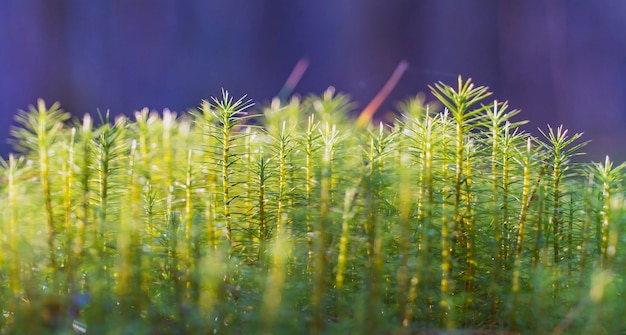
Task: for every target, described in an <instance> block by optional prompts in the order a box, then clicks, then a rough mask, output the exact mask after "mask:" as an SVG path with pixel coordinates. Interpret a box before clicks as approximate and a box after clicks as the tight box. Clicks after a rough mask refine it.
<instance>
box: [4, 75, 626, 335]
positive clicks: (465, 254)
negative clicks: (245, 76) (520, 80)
mask: <svg viewBox="0 0 626 335" xmlns="http://www.w3.org/2000/svg"><path fill="white" fill-rule="evenodd" d="M431 90H432V93H433V95H434V96H435V98H436V99H437V103H438V104H439V105H442V106H444V107H445V109H444V110H439V109H438V107H437V106H438V104H431V105H426V103H425V102H424V99H423V97H422V96H418V97H416V98H415V99H412V100H410V101H407V102H406V103H404V104H401V105H400V112H401V114H400V115H399V116H398V117H397V119H396V120H394V121H393V122H391V123H390V124H388V125H384V124H380V125H377V126H366V127H363V126H360V125H355V122H354V121H353V119H351V118H350V117H349V113H350V111H351V109H352V108H353V107H352V106H353V105H352V104H351V103H350V101H349V99H348V98H347V97H346V96H344V95H340V94H336V93H335V92H334V91H333V90H329V91H327V92H326V93H324V94H323V95H322V96H321V97H316V96H311V97H307V98H306V99H303V100H301V99H299V98H293V99H291V100H290V101H289V102H281V101H279V100H274V101H273V102H272V104H271V105H269V106H267V107H263V108H261V110H260V111H259V112H258V113H255V112H253V109H252V108H251V104H250V103H249V102H247V101H246V100H244V99H243V98H242V99H238V100H233V98H232V97H230V96H229V95H228V93H226V92H224V94H223V97H222V98H221V99H213V100H212V102H210V103H209V102H204V103H202V105H201V107H200V108H199V109H198V110H194V111H191V112H190V113H186V114H184V115H177V114H176V113H172V112H170V111H164V112H163V113H162V114H159V113H156V112H153V113H149V112H148V111H147V110H144V111H141V112H137V113H135V117H134V119H130V118H125V117H120V118H118V119H116V120H115V121H111V120H109V118H108V116H106V117H104V118H102V120H101V124H100V125H99V126H95V127H94V126H93V125H92V122H91V118H90V117H89V116H86V117H85V118H84V120H83V122H82V124H74V125H70V124H65V123H64V122H65V121H66V120H67V119H68V115H67V114H66V113H64V112H63V111H61V110H60V109H59V106H58V105H57V104H55V105H52V106H50V107H47V106H46V105H45V103H44V102H43V101H39V102H38V104H37V107H31V108H30V109H29V111H26V112H20V114H19V116H18V119H17V120H18V122H19V123H20V124H21V127H20V128H15V129H14V131H13V136H14V141H15V143H16V149H17V150H19V151H20V152H21V155H15V154H12V155H10V157H9V159H8V160H6V161H5V160H1V161H0V177H1V178H2V179H0V180H1V183H0V230H1V231H2V239H1V241H0V242H1V243H2V246H1V248H0V283H1V286H0V310H1V311H2V314H1V315H0V318H1V319H2V320H0V333H2V334H4V333H7V334H13V333H16V334H17V333H36V332H39V333H41V332H58V333H66V332H67V331H68V330H69V329H70V328H72V327H74V328H75V331H77V332H82V331H83V330H84V329H83V328H85V327H86V328H87V331H88V332H90V333H91V332H93V333H98V334H99V333H103V334H104V333H120V332H122V333H131V332H138V333H146V334H154V333H159V332H163V333H170V334H176V333H213V332H216V333H219V334H230V333H232V334H240V333H246V334H249V333H267V334H280V333H285V334H292V333H303V332H304V333H306V332H312V333H335V332H339V333H369V334H380V333H383V332H386V331H391V332H398V333H402V332H404V331H406V332H410V331H415V330H420V329H433V328H457V329H458V328H463V329H494V330H513V331H520V332H524V333H529V334H534V333H550V332H554V333H562V332H566V333H573V334H585V333H588V332H594V333H607V334H616V333H620V332H622V331H624V328H625V325H623V324H622V323H621V322H619V321H617V320H620V317H621V315H623V312H624V310H623V309H624V307H623V306H622V304H621V303H620V296H621V295H622V294H623V293H624V290H625V289H626V287H625V286H624V280H623V279H624V275H625V273H624V265H625V263H626V253H625V252H624V251H623V250H624V248H623V245H624V242H626V241H624V237H623V236H624V235H623V234H622V231H623V222H626V207H625V206H624V188H623V185H622V180H623V171H624V165H619V166H613V163H612V162H611V161H610V159H609V158H608V157H607V159H606V161H605V162H602V163H589V164H582V163H575V162H572V157H574V156H576V155H579V154H581V153H580V150H581V148H582V147H583V146H584V144H585V142H581V140H580V139H581V134H573V135H569V134H568V133H567V130H565V129H564V128H563V127H557V128H552V127H548V128H547V131H541V132H540V134H539V135H540V136H533V135H532V134H528V133H525V132H523V131H522V130H520V129H519V128H518V127H519V126H520V125H522V124H524V123H525V121H513V118H514V117H516V116H518V114H519V110H508V106H507V104H506V103H501V102H497V101H495V102H488V101H485V99H486V98H487V97H488V96H489V92H488V91H487V89H486V88H485V87H475V86H474V84H473V83H472V82H471V81H469V80H466V81H463V80H462V79H461V78H459V81H458V86H457V87H456V88H453V87H450V86H447V85H445V84H443V83H439V84H436V85H434V86H433V87H431ZM73 325H74V326H73Z"/></svg>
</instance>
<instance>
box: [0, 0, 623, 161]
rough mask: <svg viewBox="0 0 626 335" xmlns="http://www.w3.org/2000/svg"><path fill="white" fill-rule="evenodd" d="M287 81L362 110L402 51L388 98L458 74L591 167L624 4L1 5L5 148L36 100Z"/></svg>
mask: <svg viewBox="0 0 626 335" xmlns="http://www.w3.org/2000/svg"><path fill="white" fill-rule="evenodd" d="M302 57H306V58H307V59H308V60H309V61H310V66H309V68H308V70H307V72H306V73H305V74H304V77H303V78H302V81H301V82H300V84H299V85H298V87H297V88H296V92H298V93H300V94H307V93H321V92H322V91H323V90H325V89H326V88H327V87H328V86H331V85H332V86H335V87H336V88H337V89H338V90H339V91H342V92H346V93H349V94H350V95H351V96H352V97H353V98H354V99H355V100H356V101H357V102H358V103H359V105H360V106H361V107H363V106H364V105H365V104H367V102H368V101H369V100H370V99H371V98H372V97H373V96H374V95H375V94H376V92H377V91H378V90H379V89H380V88H381V86H382V85H383V84H384V82H385V80H386V79H387V78H388V76H389V75H390V74H391V72H392V71H393V69H394V68H395V66H396V65H397V64H398V62H400V61H401V60H403V59H405V60H407V61H408V62H409V64H410V67H409V70H408V71H407V72H406V73H405V75H404V77H403V78H402V80H401V81H400V83H399V84H398V86H397V87H396V89H395V90H394V91H393V93H392V95H391V96H390V98H389V100H388V102H387V103H386V104H385V105H384V106H383V108H385V109H392V108H394V106H395V104H394V101H396V102H397V101H398V100H401V99H406V98H408V97H410V96H412V95H414V94H415V93H417V92H420V91H426V90H427V85H428V84H431V83H434V82H437V81H444V82H446V83H448V84H454V83H455V81H456V76H457V75H458V74H462V75H463V76H464V77H471V78H473V79H474V81H475V82H476V83H478V84H480V85H486V86H489V87H490V88H491V90H492V91H493V92H494V93H495V97H497V98H499V99H507V100H509V101H510V103H511V105H512V107H514V108H521V109H522V110H523V113H522V117H523V118H525V119H530V120H531V124H530V126H529V127H527V129H528V130H530V131H533V132H535V133H538V132H537V131H536V128H537V127H542V128H544V127H545V125H546V123H550V124H552V125H558V124H564V125H565V126H566V127H567V128H569V129H570V131H576V132H579V131H583V132H585V139H591V140H593V142H592V143H591V144H590V146H589V147H588V148H586V152H588V153H589V155H588V156H587V158H586V160H590V159H593V160H596V161H597V160H600V159H602V158H603V156H604V155H605V154H610V155H611V156H612V157H613V159H614V160H620V161H621V160H623V159H626V150H624V149H623V144H624V143H626V141H625V140H626V135H625V134H624V131H623V129H624V128H625V127H626V1H623V0H614V1H609V0H596V1H566V0H551V1H526V0H515V1H495V0H471V1H469V0H468V1H457V0H428V1H408V0H407V1H402V0H385V1H382V0H381V1H373V0H372V1H364V0H334V1H332V0H320V1H293V0H257V1H242V0H228V1H227V0H220V1H206V0H205V1H201V0H188V1H175V0H134V1H130V0H129V1H121V0H119V1H115V0H111V1H80V0H58V1H36V0H4V1H1V2H0V113H2V117H3V118H4V120H6V121H5V122H2V123H1V124H0V139H1V140H2V141H1V143H0V153H2V155H3V156H6V153H7V152H8V151H9V146H8V144H6V141H5V139H6V138H7V137H8V134H9V126H10V124H11V123H12V121H10V120H12V115H13V114H14V113H15V112H16V111H17V110H18V109H26V108H27V107H28V105H30V104H34V103H35V102H36V99H37V98H39V97H42V98H44V99H45V100H46V101H47V102H48V103H52V102H54V101H60V102H61V105H62V107H63V108H64V109H65V110H66V111H68V112H71V113H72V114H74V115H76V116H80V115H82V114H84V113H92V114H94V113H95V112H96V109H98V108H99V109H100V110H107V109H110V110H111V113H112V114H114V115H116V114H121V113H130V112H132V111H133V110H136V109H140V108H142V107H144V106H148V107H150V108H153V109H157V110H161V109H163V108H165V107H169V108H170V109H172V110H175V111H185V110H187V109H188V108H192V107H194V106H197V105H199V103H200V101H201V99H203V98H209V97H210V96H217V95H219V94H220V89H221V88H222V87H224V88H225V89H227V90H229V91H230V93H231V94H232V95H234V96H236V97H238V96H240V95H243V94H247V95H248V96H249V97H250V98H251V99H253V100H255V101H257V102H263V101H267V100H269V99H271V97H273V96H275V95H276V94H277V93H278V91H279V90H280V88H281V86H282V85H283V83H284V82H285V80H286V78H287V76H288V75H289V73H290V72H291V70H292V68H293V66H294V65H295V63H296V62H297V61H298V60H299V59H300V58H302Z"/></svg>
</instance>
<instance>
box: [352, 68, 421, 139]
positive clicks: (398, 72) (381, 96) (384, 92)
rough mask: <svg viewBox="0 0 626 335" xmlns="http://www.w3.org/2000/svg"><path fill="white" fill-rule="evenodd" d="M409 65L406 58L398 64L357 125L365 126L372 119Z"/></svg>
mask: <svg viewBox="0 0 626 335" xmlns="http://www.w3.org/2000/svg"><path fill="white" fill-rule="evenodd" d="M408 67H409V63H408V62H407V61H405V60H403V61H401V62H400V63H399V64H398V66H396V69H395V70H394V71H393V73H392V74H391V77H389V79H387V82H386V83H385V85H384V86H383V88H381V89H380V91H378V94H376V96H375V97H374V99H372V101H370V103H369V104H368V105H367V106H365V109H363V111H362V112H361V114H360V115H359V117H358V118H357V119H356V125H357V127H364V126H365V125H367V124H368V123H369V122H370V121H371V120H372V117H373V116H374V114H375V113H376V111H377V110H378V108H379V107H380V105H382V103H383V101H385V99H387V97H388V96H389V94H390V93H391V91H393V89H394V87H396V85H397V84H398V82H399V81H400V78H402V75H403V74H404V72H405V71H406V69H407V68H408Z"/></svg>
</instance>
